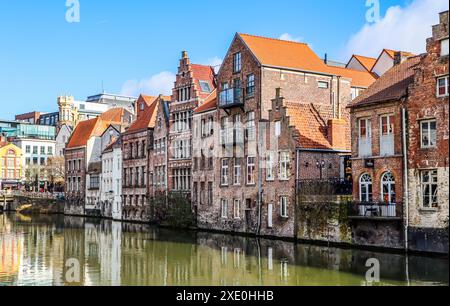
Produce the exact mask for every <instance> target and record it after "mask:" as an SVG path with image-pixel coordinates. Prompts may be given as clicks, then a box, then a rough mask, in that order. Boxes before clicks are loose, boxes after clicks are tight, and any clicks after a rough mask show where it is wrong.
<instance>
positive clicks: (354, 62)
mask: <svg viewBox="0 0 450 306" xmlns="http://www.w3.org/2000/svg"><path fill="white" fill-rule="evenodd" d="M347 68H348V69H354V70H359V71H367V70H366V68H364V66H363V65H361V63H360V62H359V61H358V60H357V59H356V58H354V57H352V59H351V60H350V62H349V63H348V65H347Z"/></svg>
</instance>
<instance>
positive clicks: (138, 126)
mask: <svg viewBox="0 0 450 306" xmlns="http://www.w3.org/2000/svg"><path fill="white" fill-rule="evenodd" d="M161 99H162V100H167V99H169V100H170V97H164V96H161V97H157V98H156V99H154V100H153V102H152V103H151V104H150V105H147V106H146V107H145V110H144V111H142V113H141V116H140V117H139V118H138V119H137V120H136V121H134V122H133V123H132V124H131V126H130V127H129V128H128V130H127V132H126V133H134V132H138V131H142V130H146V129H148V128H153V127H155V122H156V115H157V114H156V113H157V111H156V110H157V106H158V103H160V102H161Z"/></svg>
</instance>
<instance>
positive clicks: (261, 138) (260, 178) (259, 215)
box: [256, 119, 265, 236]
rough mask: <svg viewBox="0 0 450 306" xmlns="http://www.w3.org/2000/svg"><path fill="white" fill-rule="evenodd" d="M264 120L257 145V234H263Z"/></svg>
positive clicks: (259, 128)
mask: <svg viewBox="0 0 450 306" xmlns="http://www.w3.org/2000/svg"><path fill="white" fill-rule="evenodd" d="M261 121H262V120H261V119H260V120H259V124H258V138H259V141H258V145H257V150H256V151H257V153H256V156H258V229H257V231H256V234H257V235H258V236H259V235H260V234H261V223H262V166H261V159H262V158H261V152H262V148H261V144H262V143H263V140H264V139H263V136H262V135H265V133H262V132H261V123H262V122H261Z"/></svg>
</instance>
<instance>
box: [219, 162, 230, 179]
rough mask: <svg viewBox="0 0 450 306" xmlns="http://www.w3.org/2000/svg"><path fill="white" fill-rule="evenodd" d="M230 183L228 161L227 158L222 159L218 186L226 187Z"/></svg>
mask: <svg viewBox="0 0 450 306" xmlns="http://www.w3.org/2000/svg"><path fill="white" fill-rule="evenodd" d="M229 183H230V160H229V159H227V158H224V159H222V162H221V171H220V185H221V186H228V185H229Z"/></svg>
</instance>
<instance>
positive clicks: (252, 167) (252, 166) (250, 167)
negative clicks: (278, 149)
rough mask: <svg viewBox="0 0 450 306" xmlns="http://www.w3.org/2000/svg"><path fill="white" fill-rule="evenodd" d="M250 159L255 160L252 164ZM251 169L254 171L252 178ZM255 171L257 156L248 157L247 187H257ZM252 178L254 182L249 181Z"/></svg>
mask: <svg viewBox="0 0 450 306" xmlns="http://www.w3.org/2000/svg"><path fill="white" fill-rule="evenodd" d="M250 159H253V163H250ZM250 169H253V170H252V176H250ZM255 171H256V157H255V156H248V157H247V172H246V174H247V178H246V181H247V185H255V184H256V182H255V181H256V178H255ZM250 177H251V178H252V179H253V181H249V178H250Z"/></svg>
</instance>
